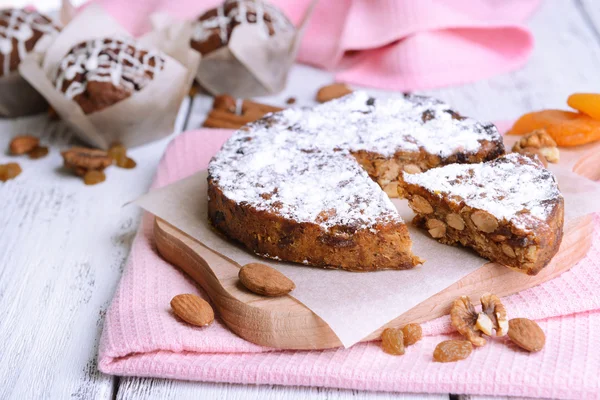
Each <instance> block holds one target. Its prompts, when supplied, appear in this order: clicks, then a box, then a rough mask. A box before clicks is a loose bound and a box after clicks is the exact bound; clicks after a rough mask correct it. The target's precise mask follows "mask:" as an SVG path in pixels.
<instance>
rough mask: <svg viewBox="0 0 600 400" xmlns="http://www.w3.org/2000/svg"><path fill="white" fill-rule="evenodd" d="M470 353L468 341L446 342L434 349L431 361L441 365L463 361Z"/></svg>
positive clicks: (470, 345)
mask: <svg viewBox="0 0 600 400" xmlns="http://www.w3.org/2000/svg"><path fill="white" fill-rule="evenodd" d="M472 351H473V345H472V344H471V342H469V341H468V340H446V341H444V342H442V343H439V344H438V345H437V346H436V347H435V350H434V351H433V359H434V360H435V361H437V362H443V363H445V362H454V361H458V360H464V359H465V358H467V357H469V356H470V355H471V352H472Z"/></svg>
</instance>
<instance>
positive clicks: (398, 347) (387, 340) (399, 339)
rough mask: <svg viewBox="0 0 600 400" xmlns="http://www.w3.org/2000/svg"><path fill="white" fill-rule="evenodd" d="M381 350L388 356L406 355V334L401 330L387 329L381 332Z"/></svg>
mask: <svg viewBox="0 0 600 400" xmlns="http://www.w3.org/2000/svg"><path fill="white" fill-rule="evenodd" d="M381 348H382V349H383V351H385V352H386V353H388V354H392V355H395V356H401V355H403V354H404V333H402V330H400V329H399V328H385V329H384V330H383V332H381Z"/></svg>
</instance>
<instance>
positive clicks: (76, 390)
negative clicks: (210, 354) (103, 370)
mask: <svg viewBox="0 0 600 400" xmlns="http://www.w3.org/2000/svg"><path fill="white" fill-rule="evenodd" d="M42 3H43V4H44V5H45V8H46V9H51V8H53V7H56V5H57V4H58V1H57V0H40V4H39V5H38V3H37V2H36V6H41V4H42ZM42 8H44V7H42ZM528 25H529V26H530V27H531V29H532V31H533V33H534V35H535V38H536V48H535V50H534V53H533V56H532V58H531V60H530V62H529V64H528V65H527V66H526V67H525V68H524V69H522V70H519V71H516V72H513V73H509V74H505V75H502V76H497V77H494V78H492V79H489V80H485V81H481V82H477V83H473V84H468V85H464V86H460V87H454V88H445V89H439V90H432V91H426V93H428V94H432V95H435V96H437V97H440V98H442V99H444V100H446V101H448V102H450V103H451V104H453V105H454V106H455V107H456V108H458V109H459V110H461V111H462V112H464V113H465V114H468V115H471V116H473V117H476V118H480V119H486V120H502V119H511V118H514V117H515V116H518V115H519V114H521V113H523V112H525V111H529V110H533V109H538V108H543V107H565V106H566V105H565V101H566V97H567V95H568V94H570V93H571V92H574V91H596V92H598V91H600V79H598V71H599V70H600V38H599V37H598V34H597V32H598V30H599V27H600V4H599V3H598V1H597V0H546V1H545V2H544V3H543V5H542V7H541V8H540V10H539V11H538V12H537V13H536V14H535V15H534V16H533V18H532V19H531V21H530V22H529V23H528ZM330 80H331V75H330V74H327V73H324V72H322V71H317V70H314V69H312V68H309V67H303V66H298V67H296V68H295V69H294V71H293V73H292V77H291V81H290V85H289V88H288V90H287V91H286V92H285V93H283V94H281V95H279V96H276V97H273V98H269V99H267V100H265V101H268V102H271V103H273V104H283V103H284V101H285V99H287V97H289V96H294V97H296V98H297V99H298V104H299V105H308V104H310V103H311V102H312V99H313V97H314V93H315V91H316V89H317V88H318V87H319V86H320V85H322V84H323V83H326V82H329V81H330ZM209 107H210V100H209V99H208V98H207V97H201V96H198V97H196V99H195V101H194V103H193V108H192V111H193V112H192V114H191V116H190V120H189V123H188V125H187V127H188V128H190V129H193V128H197V127H199V126H200V124H201V122H202V120H203V118H204V116H203V113H204V112H205V111H206V110H207V109H208V108H209ZM184 110H185V107H184ZM184 114H185V112H184V113H182V114H181V118H180V121H179V127H180V128H182V127H183V118H184ZM0 132H2V133H0V149H3V148H6V145H7V143H8V141H9V139H10V137H12V136H13V135H14V134H17V133H23V132H30V133H34V134H40V136H41V137H42V140H43V141H45V142H47V143H49V144H51V154H50V155H49V156H48V157H47V158H46V159H43V160H38V161H29V160H27V159H20V160H19V161H20V162H22V166H23V167H24V172H23V175H22V176H21V177H19V179H18V180H15V181H12V182H9V183H6V184H0V204H1V210H2V211H1V212H0V238H1V239H0V341H1V343H2V346H1V347H0V348H1V349H2V350H0V377H1V378H0V398H2V399H5V398H14V399H29V398H69V397H72V398H80V399H89V398H98V399H112V398H114V397H115V396H116V397H118V398H123V399H145V398H167V399H169V398H177V399H186V398H206V399H210V398H229V399H238V398H239V399H254V398H256V399H274V398H277V399H290V400H291V399H324V398H329V399H350V398H352V399H387V398H406V399H412V398H415V399H425V398H426V399H437V398H448V396H447V395H442V396H439V395H430V396H428V395H410V394H407V395H400V397H398V396H397V395H395V394H386V393H368V392H356V391H347V390H337V389H318V388H295V387H276V386H241V385H233V384H212V383H191V382H177V381H169V380H161V379H139V378H121V379H119V378H113V377H109V376H105V375H102V374H100V373H99V372H98V371H97V368H96V364H95V360H96V356H97V344H98V338H99V335H100V330H101V328H102V322H103V316H104V312H105V310H106V307H107V306H108V304H109V302H110V300H111V297H112V294H113V291H114V288H115V285H116V283H117V282H118V279H119V277H120V273H121V271H122V268H123V266H124V261H125V259H126V257H127V254H128V252H129V248H130V244H131V241H132V239H133V236H134V234H135V231H136V229H137V225H138V222H139V216H140V212H139V211H138V210H136V209H135V208H133V207H126V208H121V205H122V204H123V203H124V202H126V201H128V200H131V199H132V198H134V197H136V196H137V195H138V194H141V193H143V192H144V191H145V190H146V189H147V188H148V186H149V184H150V182H151V179H152V176H153V174H154V171H155V168H156V165H157V163H158V161H159V159H160V155H161V154H162V152H163V151H164V148H165V145H166V142H167V140H163V141H160V142H157V143H154V144H151V145H148V146H143V147H141V148H138V149H135V150H134V151H133V152H132V155H133V157H134V158H135V159H136V161H138V167H137V168H136V169H135V170H133V171H124V170H117V169H116V168H115V169H111V170H109V173H108V179H107V182H105V183H104V184H102V185H98V186H96V187H86V186H84V185H83V184H82V183H81V181H80V180H79V179H76V178H73V177H71V176H70V175H68V174H66V173H64V171H63V170H62V169H61V168H60V167H59V165H60V156H59V149H60V148H64V147H66V146H68V145H69V144H70V143H72V138H71V136H70V134H69V133H68V132H67V131H66V130H65V129H64V127H62V126H61V124H59V123H48V122H47V121H46V120H45V118H43V117H35V118H27V119H22V120H18V121H0ZM8 160H12V159H11V158H9V157H8V156H6V155H5V154H4V153H3V152H0V162H7V161H8ZM91 227H93V229H91ZM466 397H467V396H465V398H466ZM468 397H469V398H472V399H484V398H482V397H477V396H468ZM453 398H455V397H454V396H453ZM487 398H489V397H485V399H487Z"/></svg>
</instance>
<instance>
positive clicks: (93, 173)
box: [83, 169, 106, 185]
mask: <svg viewBox="0 0 600 400" xmlns="http://www.w3.org/2000/svg"><path fill="white" fill-rule="evenodd" d="M105 180H106V175H104V172H102V171H98V170H95V169H92V170H89V171H88V172H86V173H85V175H84V176H83V182H84V183H85V184H86V185H96V184H98V183H100V182H104V181H105Z"/></svg>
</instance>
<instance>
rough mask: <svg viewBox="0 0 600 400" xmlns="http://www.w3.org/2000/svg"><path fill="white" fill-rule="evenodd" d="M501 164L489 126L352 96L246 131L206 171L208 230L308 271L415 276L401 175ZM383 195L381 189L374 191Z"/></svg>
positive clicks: (417, 101) (424, 107)
mask: <svg viewBox="0 0 600 400" xmlns="http://www.w3.org/2000/svg"><path fill="white" fill-rule="evenodd" d="M503 153H504V147H503V144H502V139H501V137H500V135H499V134H498V131H497V130H496V128H495V127H494V126H493V125H491V124H490V125H484V124H480V123H478V122H476V121H474V120H472V119H469V118H465V117H462V116H460V115H459V114H458V113H456V112H455V111H453V110H451V109H450V107H449V106H448V105H447V104H445V103H443V102H440V101H437V100H433V99H429V98H426V97H421V96H411V95H407V96H404V97H402V98H392V99H376V98H373V97H370V96H368V95H367V94H366V93H364V92H354V93H352V94H350V95H348V96H345V97H343V98H340V99H337V100H333V101H330V102H327V103H324V104H321V105H318V106H316V107H313V108H308V109H287V110H284V111H281V112H278V113H273V114H268V115H267V116H266V117H264V118H263V119H261V120H259V121H257V122H255V123H252V124H250V125H247V126H246V127H243V128H242V129H240V130H239V131H237V132H236V133H234V134H233V136H232V137H231V138H230V139H229V140H228V141H227V142H226V143H225V144H224V145H223V148H222V149H221V151H220V152H219V153H217V154H216V155H215V157H214V158H213V159H212V160H211V162H210V165H209V176H208V196H209V201H208V209H209V218H210V220H211V221H212V223H213V225H214V226H215V227H216V228H217V229H218V230H219V231H221V232H222V233H224V234H225V235H226V236H228V237H230V238H232V239H235V240H237V241H239V242H241V243H242V244H244V245H245V246H246V247H247V248H249V249H250V250H252V251H254V252H255V253H257V254H259V255H262V256H265V257H269V258H273V259H279V260H285V261H293V262H298V263H303V264H307V265H313V266H322V267H331V268H343V269H348V270H358V271H369V270H378V269H405V268H411V267H413V266H414V265H416V264H418V263H420V262H421V260H420V259H419V258H418V257H416V256H414V255H413V254H412V253H411V250H410V249H411V240H410V238H409V234H408V230H407V228H406V226H405V224H404V222H403V221H402V219H401V218H400V216H399V215H398V213H397V211H396V209H395V207H394V205H393V204H392V202H391V201H390V199H389V198H388V196H387V195H386V192H384V191H383V190H382V187H383V188H385V189H386V190H387V192H388V193H389V192H390V190H389V188H390V184H392V183H393V185H392V186H393V188H394V195H397V193H396V184H397V178H398V175H399V174H400V172H401V170H402V169H403V168H404V169H408V170H412V171H413V172H417V169H418V170H419V171H420V170H425V169H429V168H432V167H436V166H439V165H443V164H448V163H453V162H462V163H468V162H480V161H484V160H488V159H493V158H495V157H497V156H498V155H501V154H503ZM377 183H379V185H378V184H377Z"/></svg>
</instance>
